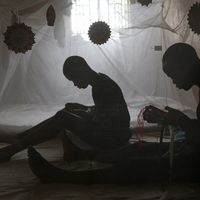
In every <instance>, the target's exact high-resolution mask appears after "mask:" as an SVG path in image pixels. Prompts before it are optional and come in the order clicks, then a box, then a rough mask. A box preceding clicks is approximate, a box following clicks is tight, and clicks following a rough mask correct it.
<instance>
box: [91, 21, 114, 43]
mask: <svg viewBox="0 0 200 200" xmlns="http://www.w3.org/2000/svg"><path fill="white" fill-rule="evenodd" d="M88 35H89V38H90V40H91V41H92V42H93V43H94V44H99V45H101V44H104V43H106V42H107V41H108V40H109V38H110V35H111V31H110V27H109V26H108V25H107V24H106V23H105V22H102V21H98V22H94V23H93V24H92V25H91V26H90V28H89V31H88Z"/></svg>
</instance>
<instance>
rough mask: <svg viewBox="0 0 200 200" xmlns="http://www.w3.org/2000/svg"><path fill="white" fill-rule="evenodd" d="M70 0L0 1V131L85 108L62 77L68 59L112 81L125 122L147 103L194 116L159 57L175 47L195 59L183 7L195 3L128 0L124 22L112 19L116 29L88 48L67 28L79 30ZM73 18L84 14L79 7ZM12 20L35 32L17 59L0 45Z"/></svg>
mask: <svg viewBox="0 0 200 200" xmlns="http://www.w3.org/2000/svg"><path fill="white" fill-rule="evenodd" d="M82 1H84V0H82ZM91 1H93V2H95V1H96V0H91ZM105 1H106V2H108V0H105ZM78 2H80V1H73V2H71V1H69V0H68V1H67V0H59V1H56V0H51V1H47V0H35V1H30V0H28V1H27V0H17V1H16V0H0V22H1V23H0V37H1V39H0V49H1V54H0V125H1V126H5V125H13V126H14V125H16V126H18V125H19V126H23V125H24V126H29V125H34V124H36V123H38V122H40V121H41V120H43V119H45V118H47V117H49V116H51V115H52V114H53V113H55V112H56V111H57V110H59V109H60V108H62V107H64V104H65V103H67V102H79V103H82V104H86V105H92V104H93V101H92V98H91V88H90V87H88V88H87V89H85V90H79V89H77V88H76V87H74V85H73V84H72V83H71V82H69V81H68V80H66V79H65V77H64V76H63V74H62V67H63V63H64V61H65V59H66V58H67V57H68V56H71V55H79V56H82V57H84V58H85V60H86V61H87V62H88V64H89V65H90V66H91V68H92V69H94V70H95V71H97V72H102V73H105V74H107V75H109V76H110V77H111V78H112V79H114V80H115V81H116V82H117V83H118V84H119V86H120V87H121V89H122V91H123V94H124V97H125V99H126V102H127V105H128V108H129V111H130V114H131V120H132V122H135V121H136V118H137V112H135V110H139V109H141V108H143V107H144V106H146V105H149V104H152V105H155V106H157V107H160V108H162V109H163V108H164V107H165V106H166V105H169V106H172V107H174V108H177V109H180V110H182V111H184V112H185V113H187V114H189V115H190V116H192V117H195V115H194V112H195V108H196V101H195V98H194V96H193V93H192V91H187V92H186V91H183V90H179V89H177V88H176V87H175V86H174V85H173V84H172V81H171V79H170V78H168V77H166V75H165V74H164V73H163V71H162V55H163V53H164V52H165V50H166V49H167V48H168V47H169V46H170V45H172V44H174V43H177V42H185V43H188V44H191V45H192V46H193V47H194V48H195V49H196V50H197V52H198V55H200V45H198V44H199V42H200V36H198V35H197V34H194V33H193V32H192V31H191V29H190V28H189V25H188V21H187V18H188V12H189V9H190V7H191V6H192V5H193V4H194V3H196V2H199V1H195V0H153V1H152V3H151V4H149V5H148V6H141V4H140V3H138V2H137V1H131V2H132V4H129V5H128V12H129V13H128V14H129V17H128V18H127V19H126V21H125V25H123V24H122V25H121V26H120V27H119V25H120V23H121V22H120V21H118V23H117V24H118V27H117V26H111V37H110V39H109V40H108V42H106V43H105V44H102V45H96V44H94V43H92V42H91V41H90V40H89V39H87V38H86V35H85V34H83V35H81V34H76V33H75V32H73V29H72V27H73V26H74V25H76V26H81V25H79V24H78V23H79V22H78V21H77V22H76V24H74V23H75V22H74V21H73V20H72V15H71V13H73V12H74V10H73V9H76V6H77V5H76V4H78ZM110 2H113V3H115V2H116V1H115V0H110ZM124 2H125V1H124ZM50 5H52V6H53V7H54V9H55V11H56V21H55V25H54V26H53V27H51V26H47V21H46V11H47V9H48V7H49V6H50ZM113 5H114V4H113ZM126 9H127V8H126ZM14 14H15V15H14ZM118 14H119V15H120V12H119V11H118ZM79 15H82V16H83V18H84V17H86V16H88V15H87V13H85V11H84V10H82V11H79ZM13 16H15V17H16V18H17V19H18V20H19V21H20V22H21V23H22V22H24V23H25V24H26V25H27V26H30V27H31V28H32V31H33V32H34V33H35V34H36V35H35V42H36V43H35V44H33V47H32V50H29V51H27V52H26V53H25V54H23V53H18V54H16V53H14V52H13V51H11V50H8V47H7V46H6V44H5V43H4V35H3V34H4V33H5V31H6V30H7V26H11V24H12V22H11V21H12V17H13ZM87 19H88V22H90V25H91V24H92V23H94V22H95V21H97V20H100V21H105V22H106V23H107V24H108V25H109V20H108V19H106V18H104V15H99V16H98V19H93V18H92V17H91V18H88V17H87ZM117 19H118V18H117ZM88 22H87V23H88ZM85 28H86V27H85ZM87 28H88V29H89V27H87ZM36 109H37V111H36V112H34V111H35V110H36Z"/></svg>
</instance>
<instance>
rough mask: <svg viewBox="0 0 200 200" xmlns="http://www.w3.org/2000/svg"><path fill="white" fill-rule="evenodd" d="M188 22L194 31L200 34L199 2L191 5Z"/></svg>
mask: <svg viewBox="0 0 200 200" xmlns="http://www.w3.org/2000/svg"><path fill="white" fill-rule="evenodd" d="M188 24H189V27H190V29H191V30H192V31H193V32H194V33H196V34H198V35H199V34H200V3H196V4H193V6H191V8H190V10H189V13H188Z"/></svg>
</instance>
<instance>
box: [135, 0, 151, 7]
mask: <svg viewBox="0 0 200 200" xmlns="http://www.w3.org/2000/svg"><path fill="white" fill-rule="evenodd" d="M138 2H139V3H141V4H142V6H148V5H149V4H150V3H152V0H138Z"/></svg>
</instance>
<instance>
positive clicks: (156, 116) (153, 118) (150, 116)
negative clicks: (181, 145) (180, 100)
mask: <svg viewBox="0 0 200 200" xmlns="http://www.w3.org/2000/svg"><path fill="white" fill-rule="evenodd" d="M166 113H167V112H164V111H163V110H160V109H158V108H156V107H154V106H151V105H150V106H146V107H145V111H144V112H143V119H144V120H145V121H147V122H148V123H158V122H160V121H161V120H162V118H163V117H164V116H165V114H166Z"/></svg>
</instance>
